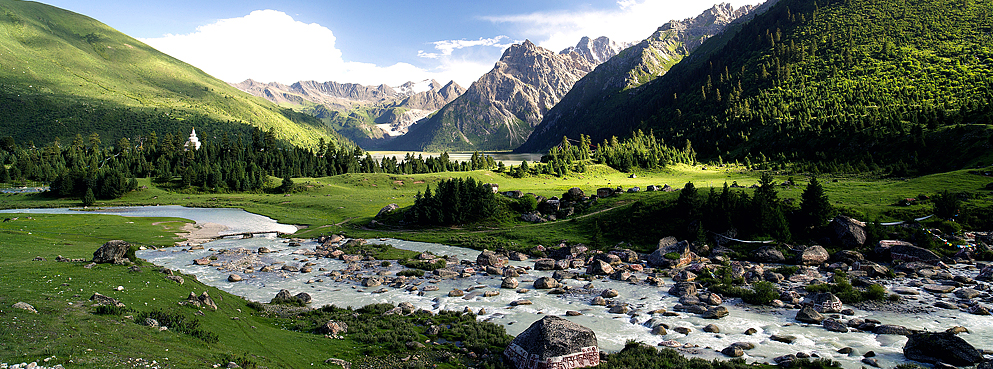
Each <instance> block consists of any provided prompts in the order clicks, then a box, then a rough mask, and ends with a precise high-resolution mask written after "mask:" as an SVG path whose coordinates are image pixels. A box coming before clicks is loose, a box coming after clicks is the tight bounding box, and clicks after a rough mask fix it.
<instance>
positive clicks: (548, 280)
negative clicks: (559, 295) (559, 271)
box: [534, 277, 561, 290]
mask: <svg viewBox="0 0 993 369" xmlns="http://www.w3.org/2000/svg"><path fill="white" fill-rule="evenodd" d="M560 285H561V284H560V283H559V281H557V280H555V278H552V277H541V278H538V279H536V280H535V281H534V288H536V289H539V290H548V289H552V288H558V287H559V286H560Z"/></svg>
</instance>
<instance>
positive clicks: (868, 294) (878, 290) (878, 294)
mask: <svg viewBox="0 0 993 369" xmlns="http://www.w3.org/2000/svg"><path fill="white" fill-rule="evenodd" d="M863 297H864V298H865V299H867V300H873V301H883V300H884V299H886V287H883V286H881V285H878V284H873V285H871V286H869V288H866V290H865V294H864V296H863Z"/></svg>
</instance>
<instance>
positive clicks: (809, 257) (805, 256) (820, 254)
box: [797, 245, 831, 265]
mask: <svg viewBox="0 0 993 369" xmlns="http://www.w3.org/2000/svg"><path fill="white" fill-rule="evenodd" d="M830 257H831V255H829V254H828V252H827V250H825V249H824V248H823V247H821V246H817V245H814V246H810V247H807V248H806V249H804V250H803V251H801V252H800V253H799V254H798V255H797V264H801V265H821V264H824V262H826V261H828V259H829V258H830Z"/></svg>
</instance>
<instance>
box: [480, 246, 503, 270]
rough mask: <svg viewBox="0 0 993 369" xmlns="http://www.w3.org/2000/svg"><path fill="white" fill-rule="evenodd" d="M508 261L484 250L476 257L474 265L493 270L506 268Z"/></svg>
mask: <svg viewBox="0 0 993 369" xmlns="http://www.w3.org/2000/svg"><path fill="white" fill-rule="evenodd" d="M508 261H509V259H507V258H506V257H503V256H501V255H497V254H496V253H495V252H493V251H490V250H484V251H483V252H481V253H479V256H476V264H478V265H479V266H483V267H486V266H492V267H495V268H502V267H505V266H507V263H508Z"/></svg>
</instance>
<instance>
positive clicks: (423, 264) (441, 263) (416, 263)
mask: <svg viewBox="0 0 993 369" xmlns="http://www.w3.org/2000/svg"><path fill="white" fill-rule="evenodd" d="M435 260H436V261H435V262H433V263H429V262H427V261H422V260H409V259H408V260H399V261H398V262H399V263H400V265H403V266H405V267H408V268H414V269H421V270H435V269H441V268H444V267H445V265H447V263H446V262H445V259H435Z"/></svg>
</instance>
